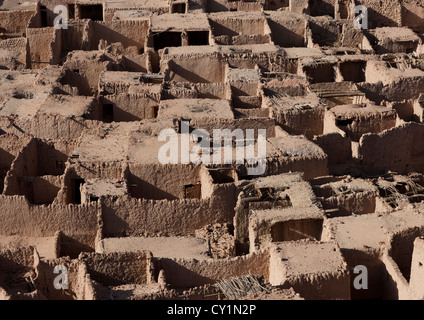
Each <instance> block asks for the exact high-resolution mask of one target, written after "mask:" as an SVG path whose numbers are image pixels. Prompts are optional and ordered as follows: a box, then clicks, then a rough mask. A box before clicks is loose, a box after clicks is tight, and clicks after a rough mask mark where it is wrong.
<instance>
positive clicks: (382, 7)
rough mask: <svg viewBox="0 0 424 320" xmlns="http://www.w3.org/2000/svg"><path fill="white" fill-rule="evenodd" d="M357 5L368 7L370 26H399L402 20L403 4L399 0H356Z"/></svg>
mask: <svg viewBox="0 0 424 320" xmlns="http://www.w3.org/2000/svg"><path fill="white" fill-rule="evenodd" d="M355 2H356V4H357V5H364V6H366V7H367V8H368V26H369V28H370V29H375V28H379V27H397V26H398V25H399V22H400V21H401V4H400V2H399V1H398V0H384V1H380V0H355Z"/></svg>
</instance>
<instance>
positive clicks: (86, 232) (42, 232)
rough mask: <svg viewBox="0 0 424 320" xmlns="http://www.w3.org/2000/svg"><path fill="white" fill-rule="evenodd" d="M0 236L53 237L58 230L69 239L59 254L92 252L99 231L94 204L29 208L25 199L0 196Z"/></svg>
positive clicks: (32, 206) (34, 206)
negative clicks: (0, 207) (0, 208)
mask: <svg viewBox="0 0 424 320" xmlns="http://www.w3.org/2000/svg"><path fill="white" fill-rule="evenodd" d="M0 201H1V203H2V210H1V212H0V219H1V221H2V223H1V225H0V235H3V236H10V235H21V236H26V237H45V236H54V235H55V233H56V232H57V231H59V230H61V231H63V233H64V234H65V235H66V236H67V237H69V238H67V239H68V241H69V243H68V244H67V245H62V252H67V253H69V254H72V253H75V252H80V251H92V250H94V245H95V238H96V234H97V231H98V228H99V226H98V214H99V208H98V206H97V203H90V204H87V205H80V206H76V205H69V206H59V205H49V206H36V205H31V204H29V203H28V201H27V200H26V199H25V198H24V197H17V196H0Z"/></svg>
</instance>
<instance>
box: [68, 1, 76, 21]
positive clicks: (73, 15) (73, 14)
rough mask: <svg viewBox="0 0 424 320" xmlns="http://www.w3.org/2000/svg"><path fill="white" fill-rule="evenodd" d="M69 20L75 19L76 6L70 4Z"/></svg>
mask: <svg viewBox="0 0 424 320" xmlns="http://www.w3.org/2000/svg"><path fill="white" fill-rule="evenodd" d="M68 18H69V19H75V4H68Z"/></svg>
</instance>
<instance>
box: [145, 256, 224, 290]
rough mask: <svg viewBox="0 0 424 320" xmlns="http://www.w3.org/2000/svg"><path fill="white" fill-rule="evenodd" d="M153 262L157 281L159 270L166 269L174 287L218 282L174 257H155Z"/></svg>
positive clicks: (167, 276) (181, 287)
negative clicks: (182, 263) (178, 261)
mask: <svg viewBox="0 0 424 320" xmlns="http://www.w3.org/2000/svg"><path fill="white" fill-rule="evenodd" d="M153 262H154V265H155V275H154V277H155V280H156V281H157V278H158V274H159V271H160V270H164V272H165V275H166V281H167V282H168V283H169V285H170V286H171V288H174V289H185V288H192V287H195V286H202V285H205V284H213V283H215V282H216V281H214V280H213V279H210V278H207V277H204V276H202V275H200V274H198V273H196V272H194V271H192V270H190V269H187V268H186V267H184V266H182V265H181V264H179V263H177V262H175V261H174V260H172V259H166V258H161V259H154V260H153Z"/></svg>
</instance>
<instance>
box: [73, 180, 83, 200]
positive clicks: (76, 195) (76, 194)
mask: <svg viewBox="0 0 424 320" xmlns="http://www.w3.org/2000/svg"><path fill="white" fill-rule="evenodd" d="M84 183H85V180H84V179H75V180H73V184H74V199H73V200H74V201H73V202H74V203H76V204H81V186H82V185H83V184H84Z"/></svg>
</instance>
